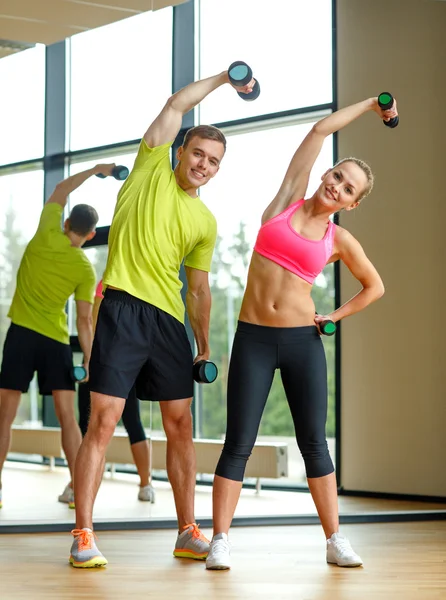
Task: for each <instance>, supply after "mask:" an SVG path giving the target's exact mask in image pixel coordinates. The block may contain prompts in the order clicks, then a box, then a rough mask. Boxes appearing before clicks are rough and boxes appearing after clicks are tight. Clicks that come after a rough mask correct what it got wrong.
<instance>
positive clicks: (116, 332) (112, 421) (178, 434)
mask: <svg viewBox="0 0 446 600" xmlns="http://www.w3.org/2000/svg"><path fill="white" fill-rule="evenodd" d="M225 83H229V78H228V73H227V72H226V71H225V72H223V73H220V74H219V75H216V76H214V77H210V78H208V79H204V80H202V81H197V82H193V83H191V84H189V85H188V86H186V87H185V88H183V89H182V90H180V91H179V92H177V93H176V94H174V95H173V96H172V97H171V98H170V99H169V100H168V101H167V103H166V105H165V106H164V108H163V110H162V111H161V113H160V114H159V115H158V117H157V118H156V119H155V121H154V122H153V123H152V125H151V126H150V127H149V129H148V130H147V132H146V133H145V135H144V138H143V139H142V141H141V145H140V148H139V151H138V155H137V157H136V160H135V164H134V167H133V170H132V172H131V174H130V176H129V177H128V179H127V180H126V182H125V183H124V185H123V186H122V188H121V190H120V192H119V195H118V201H117V204H116V209H115V214H114V217H113V222H112V225H111V229H110V236H109V256H108V262H107V267H106V270H105V273H104V278H103V282H104V287H106V291H105V294H104V299H103V301H102V304H101V308H100V311H99V316H98V321H97V326H96V332H95V339H94V344H93V350H92V357H91V361H90V389H91V391H92V394H91V416H90V423H89V428H88V431H87V433H86V435H85V437H84V440H83V442H82V446H81V448H80V450H79V453H78V458H77V461H76V469H75V481H74V489H75V503H76V529H75V530H73V535H74V541H73V545H72V548H71V556H70V562H71V564H72V565H73V566H75V567H95V566H102V565H105V564H106V563H107V560H106V559H105V558H104V556H103V555H102V554H101V553H100V552H99V550H98V549H97V547H96V544H95V541H94V536H93V533H92V529H93V525H92V511H93V504H94V500H95V497H96V494H97V491H98V489H99V485H100V481H101V477H102V472H103V462H104V456H105V450H106V447H107V444H108V443H109V441H110V439H111V437H112V435H113V431H114V429H115V426H116V423H117V422H118V420H119V418H120V416H121V413H122V411H123V408H124V403H125V398H127V396H128V394H129V391H130V389H131V388H132V387H133V385H134V384H136V390H137V394H138V397H139V398H140V399H142V400H149V401H159V403H160V407H161V413H162V419H163V426H164V430H165V432H166V437H167V472H168V476H169V480H170V483H171V485H172V489H173V493H174V498H175V506H176V511H177V517H178V526H179V533H178V538H177V541H176V544H175V549H174V555H175V556H178V557H185V558H192V559H198V560H204V559H205V558H206V556H207V553H208V550H209V542H208V540H207V539H206V538H205V537H204V536H203V534H202V533H201V531H200V530H199V529H198V526H197V525H196V523H195V515H194V495H195V477H196V467H195V451H194V446H193V441H192V417H191V411H190V406H191V402H192V394H193V377H192V373H193V368H192V367H193V362H194V358H193V355H192V351H191V347H190V344H189V341H188V338H187V335H186V330H185V327H184V305H183V302H182V299H181V293H180V292H181V287H182V284H181V282H180V279H179V269H180V265H181V263H182V262H183V261H184V266H185V270H186V277H187V295H186V308H187V312H188V316H189V320H190V323H191V326H192V329H193V332H194V336H195V340H196V343H197V348H198V354H197V356H196V358H195V361H197V360H202V359H208V358H209V354H210V350H209V341H208V337H209V317H210V309H211V294H210V289H209V281H208V273H209V270H210V267H211V261H212V254H213V251H214V245H215V240H216V235H217V227H216V222H215V218H214V216H213V215H212V213H211V212H210V211H209V209H208V208H207V207H206V206H205V205H204V204H203V202H202V201H201V200H200V198H199V197H198V194H197V190H198V188H199V187H200V186H202V185H205V184H206V183H207V182H208V181H209V180H210V179H212V177H214V176H215V175H216V174H217V172H218V169H219V167H220V163H221V160H222V159H223V156H224V153H225V150H226V140H225V137H224V135H223V133H222V132H221V131H220V130H219V129H217V128H216V127H212V126H208V125H200V126H198V127H194V128H192V129H190V130H189V131H188V132H187V134H186V136H185V138H184V143H183V146H182V147H180V148H179V149H178V152H177V159H178V164H177V166H176V168H175V170H174V171H173V170H172V167H171V164H170V158H169V154H170V148H171V146H172V143H173V141H174V139H175V138H176V136H177V135H178V132H179V131H180V128H181V123H182V119H183V116H184V115H185V114H186V113H187V112H189V111H190V110H192V109H193V108H194V107H195V106H196V105H197V104H198V103H199V102H201V101H202V100H203V99H204V98H205V97H206V96H207V95H208V94H209V93H210V92H212V91H213V90H215V89H217V88H218V87H220V86H221V85H223V84H225ZM231 85H232V84H231ZM253 85H254V81H251V82H250V83H249V84H248V85H246V86H243V87H235V86H233V87H234V88H235V89H236V90H237V91H238V92H244V93H249V92H251V91H252V87H253Z"/></svg>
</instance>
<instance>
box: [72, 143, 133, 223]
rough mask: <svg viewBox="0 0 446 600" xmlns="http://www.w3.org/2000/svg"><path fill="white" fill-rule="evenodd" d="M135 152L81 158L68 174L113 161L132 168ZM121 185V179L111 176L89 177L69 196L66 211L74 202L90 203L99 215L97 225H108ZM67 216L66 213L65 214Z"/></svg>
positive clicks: (73, 164)
mask: <svg viewBox="0 0 446 600" xmlns="http://www.w3.org/2000/svg"><path fill="white" fill-rule="evenodd" d="M135 157H136V152H135V151H134V150H132V149H131V150H130V151H129V152H128V153H126V154H123V153H122V152H120V153H119V155H111V156H98V157H97V158H95V159H94V160H92V159H90V158H89V159H88V160H85V159H84V160H82V161H80V162H75V163H72V164H71V165H70V175H75V174H76V173H80V172H81V171H86V170H87V169H91V168H92V167H94V166H95V165H97V164H99V163H106V164H109V163H115V164H116V165H124V166H126V167H127V168H128V169H129V170H131V169H132V167H133V163H134V162H135ZM121 186H122V181H117V180H116V179H114V178H113V177H106V178H105V179H102V178H100V177H95V176H94V177H90V179H87V181H85V183H83V184H82V185H81V186H80V187H79V188H78V189H77V190H76V191H74V192H73V193H72V194H71V195H70V198H69V201H68V205H67V212H69V211H70V210H71V209H72V208H73V206H75V205H76V204H91V206H93V207H94V208H95V209H96V210H97V211H98V215H99V221H98V227H103V226H104V225H110V223H111V222H112V218H113V213H114V210H115V205H116V197H117V195H118V192H119V190H120V188H121ZM67 216H68V215H67Z"/></svg>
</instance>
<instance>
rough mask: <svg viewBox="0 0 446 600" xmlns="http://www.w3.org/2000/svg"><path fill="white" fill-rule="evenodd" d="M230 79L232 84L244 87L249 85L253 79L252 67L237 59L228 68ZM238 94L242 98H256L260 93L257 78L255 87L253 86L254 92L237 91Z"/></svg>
mask: <svg viewBox="0 0 446 600" xmlns="http://www.w3.org/2000/svg"><path fill="white" fill-rule="evenodd" d="M228 75H229V81H230V82H231V83H232V85H235V86H237V87H243V86H244V85H247V84H248V83H249V82H250V81H251V79H252V69H251V67H250V66H248V65H247V64H246V63H245V62H243V61H242V60H236V61H235V62H233V63H232V65H231V66H230V67H229V69H228ZM237 94H238V95H239V96H240V98H242V100H247V101H251V100H255V99H256V98H258V97H259V95H260V84H259V82H258V81H257V79H256V80H255V83H254V87H253V88H252V92H250V93H249V94H244V93H243V92H237Z"/></svg>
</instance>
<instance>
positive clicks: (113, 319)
mask: <svg viewBox="0 0 446 600" xmlns="http://www.w3.org/2000/svg"><path fill="white" fill-rule="evenodd" d="M134 384H135V387H136V393H137V396H138V398H139V399H140V400H155V401H159V400H179V399H182V398H191V397H192V394H193V356H192V349H191V346H190V343H189V340H188V338H187V334H186V329H185V327H184V325H183V324H182V323H180V321H178V320H177V319H175V317H172V315H169V314H168V313H166V312H164V311H163V310H160V309H159V308H156V306H153V305H152V304H149V303H148V302H144V300H140V299H139V298H135V297H134V296H131V295H130V294H127V292H122V291H119V290H111V289H107V290H106V291H105V294H104V299H103V301H102V302H101V307H100V309H99V315H98V321H97V325H96V332H95V337H94V342H93V350H92V353H91V360H90V390H91V391H92V392H98V393H100V394H106V395H107V396H115V397H117V398H127V397H128V395H129V392H130V390H131V389H132V387H133V385H134Z"/></svg>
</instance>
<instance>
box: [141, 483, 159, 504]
mask: <svg viewBox="0 0 446 600" xmlns="http://www.w3.org/2000/svg"><path fill="white" fill-rule="evenodd" d="M138 500H141V502H151V503H152V504H154V503H155V490H154V489H153V487H152V486H151V485H150V483H149V485H145V486H144V487H142V488H139V492H138Z"/></svg>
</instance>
